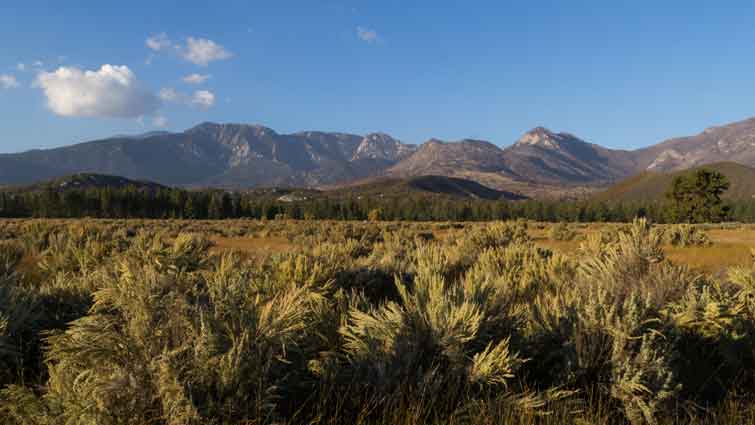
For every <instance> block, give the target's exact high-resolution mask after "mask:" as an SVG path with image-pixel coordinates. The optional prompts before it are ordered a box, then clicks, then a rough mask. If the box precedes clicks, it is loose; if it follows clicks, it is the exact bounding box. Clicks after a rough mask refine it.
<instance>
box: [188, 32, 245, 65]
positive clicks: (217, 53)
mask: <svg viewBox="0 0 755 425" xmlns="http://www.w3.org/2000/svg"><path fill="white" fill-rule="evenodd" d="M231 57H233V53H231V52H229V51H228V50H226V49H225V47H223V46H221V45H220V44H217V43H215V42H214V41H212V40H208V39H206V38H194V37H188V38H187V39H186V47H185V48H184V49H183V58H184V59H186V60H187V61H189V62H191V63H193V64H195V65H199V66H207V65H208V64H209V63H210V62H214V61H219V60H225V59H230V58H231Z"/></svg>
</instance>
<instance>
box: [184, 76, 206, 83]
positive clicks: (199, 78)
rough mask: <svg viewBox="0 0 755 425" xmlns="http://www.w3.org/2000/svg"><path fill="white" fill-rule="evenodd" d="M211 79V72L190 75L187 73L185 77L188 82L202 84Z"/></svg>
mask: <svg viewBox="0 0 755 425" xmlns="http://www.w3.org/2000/svg"><path fill="white" fill-rule="evenodd" d="M209 79H210V75H209V74H205V75H202V74H190V75H187V76H185V77H183V81H184V83H186V84H202V83H204V82H205V81H207V80H209Z"/></svg>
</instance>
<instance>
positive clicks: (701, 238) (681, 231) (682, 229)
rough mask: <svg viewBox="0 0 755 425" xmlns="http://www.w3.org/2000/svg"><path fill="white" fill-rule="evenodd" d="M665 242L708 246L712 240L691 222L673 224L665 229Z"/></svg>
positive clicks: (675, 244)
mask: <svg viewBox="0 0 755 425" xmlns="http://www.w3.org/2000/svg"><path fill="white" fill-rule="evenodd" d="M665 237H666V243H668V244H670V245H673V246H682V247H684V246H709V245H711V244H712V243H713V242H712V241H711V240H710V238H709V237H708V234H707V233H705V231H704V230H703V229H702V228H700V227H699V226H695V225H692V224H675V225H672V226H669V227H668V228H667V229H665Z"/></svg>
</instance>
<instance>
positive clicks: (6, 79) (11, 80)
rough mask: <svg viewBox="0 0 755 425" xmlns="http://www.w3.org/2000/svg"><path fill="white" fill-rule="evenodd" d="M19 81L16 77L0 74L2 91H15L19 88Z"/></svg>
mask: <svg viewBox="0 0 755 425" xmlns="http://www.w3.org/2000/svg"><path fill="white" fill-rule="evenodd" d="M18 85H19V84H18V80H16V77H14V76H12V75H8V74H0V88H2V89H14V88H16V87H18Z"/></svg>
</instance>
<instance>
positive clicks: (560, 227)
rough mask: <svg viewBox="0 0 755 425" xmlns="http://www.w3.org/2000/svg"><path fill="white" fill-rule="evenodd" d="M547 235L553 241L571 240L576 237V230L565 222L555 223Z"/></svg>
mask: <svg viewBox="0 0 755 425" xmlns="http://www.w3.org/2000/svg"><path fill="white" fill-rule="evenodd" d="M548 237H549V238H550V239H552V240H554V241H571V240H574V238H576V237H577V231H576V230H574V228H572V227H571V226H569V224H567V223H563V222H562V223H556V224H554V225H553V226H551V228H550V230H549V231H548Z"/></svg>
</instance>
